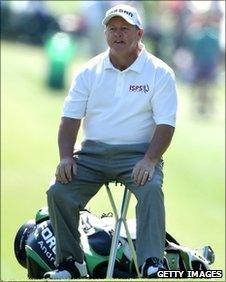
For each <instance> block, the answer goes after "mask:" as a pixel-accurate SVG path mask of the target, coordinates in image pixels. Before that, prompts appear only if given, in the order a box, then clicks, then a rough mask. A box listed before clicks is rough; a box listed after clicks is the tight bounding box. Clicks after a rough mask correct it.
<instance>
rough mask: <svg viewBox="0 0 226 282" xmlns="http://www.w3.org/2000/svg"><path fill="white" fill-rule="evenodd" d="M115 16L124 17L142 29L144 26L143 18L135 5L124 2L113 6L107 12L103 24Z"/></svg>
mask: <svg viewBox="0 0 226 282" xmlns="http://www.w3.org/2000/svg"><path fill="white" fill-rule="evenodd" d="M113 17H122V18H123V19H124V20H125V21H127V22H128V23H130V24H132V25H136V26H137V27H139V28H140V29H141V28H142V23H141V18H140V16H139V14H138V12H137V10H136V9H135V8H134V7H131V6H128V5H122V4H121V5H117V6H114V7H112V8H111V9H109V10H108V11H107V12H106V15H105V18H104V19H103V21H102V24H104V25H107V23H108V22H109V20H110V19H112V18H113Z"/></svg>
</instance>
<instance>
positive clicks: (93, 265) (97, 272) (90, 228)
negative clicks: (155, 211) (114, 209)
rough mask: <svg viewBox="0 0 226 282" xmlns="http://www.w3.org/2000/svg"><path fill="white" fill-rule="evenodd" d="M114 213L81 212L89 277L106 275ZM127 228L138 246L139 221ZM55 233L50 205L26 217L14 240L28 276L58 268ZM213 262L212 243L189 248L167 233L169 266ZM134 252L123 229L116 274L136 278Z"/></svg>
mask: <svg viewBox="0 0 226 282" xmlns="http://www.w3.org/2000/svg"><path fill="white" fill-rule="evenodd" d="M114 223H115V221H114V218H113V217H112V214H111V213H109V214H107V215H105V214H103V215H102V216H101V217H97V216H95V215H93V214H92V213H90V212H89V211H87V210H83V211H81V212H80V223H79V231H80V234H81V245H82V247H83V251H84V254H85V261H86V264H87V269H88V273H89V277H90V278H95V279H98V278H99V279H101V278H105V277H106V272H107V266H108V258H109V254H110V247H111V241H112V236H113V232H114ZM128 228H129V231H130V234H131V238H132V240H133V243H134V246H135V248H136V232H135V230H136V222H135V220H133V219H131V220H130V219H129V220H128ZM55 247H56V246H55V237H54V232H53V229H52V226H51V223H50V220H49V215H48V210H47V208H42V209H40V210H39V211H38V212H37V214H36V217H35V219H32V220H29V221H27V222H26V223H25V224H23V225H22V226H21V227H20V229H19V230H18V232H17V234H16V237H15V240H14V252H15V256H16V259H17V261H18V262H19V264H20V265H21V266H23V267H25V268H26V269H27V274H28V278H30V279H41V278H43V275H44V273H45V272H47V271H50V270H53V269H55V268H56V265H55V255H56V249H55ZM213 262H214V252H213V250H212V249H211V247H210V246H205V247H203V248H201V249H190V248H188V247H184V246H181V245H180V244H179V243H178V242H177V241H176V240H175V239H174V238H173V237H172V236H171V235H170V234H168V233H166V242H165V257H164V264H165V267H166V268H167V269H169V270H184V271H185V272H186V271H187V270H204V271H205V270H208V269H209V265H210V264H211V263H213ZM136 275H137V274H136V270H135V267H134V263H133V259H132V254H131V251H130V247H129V244H128V241H127V238H126V235H125V230H123V229H122V231H121V233H120V238H119V243H118V247H117V255H116V263H115V268H114V272H113V277H114V278H125V279H126V278H136V277H137V276H136Z"/></svg>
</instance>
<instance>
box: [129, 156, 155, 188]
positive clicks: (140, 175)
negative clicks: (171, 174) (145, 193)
mask: <svg viewBox="0 0 226 282" xmlns="http://www.w3.org/2000/svg"><path fill="white" fill-rule="evenodd" d="M154 171H155V162H152V161H151V160H150V159H149V158H148V157H146V156H145V157H144V158H143V159H142V160H141V161H139V162H138V163H137V164H136V165H135V167H134V168H133V172H132V179H133V180H134V182H135V183H136V184H137V185H138V186H143V185H144V184H145V183H146V182H147V181H150V180H151V179H152V176H153V174H154Z"/></svg>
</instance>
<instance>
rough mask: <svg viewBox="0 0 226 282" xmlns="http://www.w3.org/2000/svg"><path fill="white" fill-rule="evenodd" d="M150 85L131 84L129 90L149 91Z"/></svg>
mask: <svg viewBox="0 0 226 282" xmlns="http://www.w3.org/2000/svg"><path fill="white" fill-rule="evenodd" d="M149 89H150V88H149V85H148V84H145V85H130V86H129V91H130V92H136V93H137V92H138V93H142V92H143V93H147V92H149Z"/></svg>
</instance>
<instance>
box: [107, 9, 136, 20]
mask: <svg viewBox="0 0 226 282" xmlns="http://www.w3.org/2000/svg"><path fill="white" fill-rule="evenodd" d="M113 13H124V14H127V15H128V16H130V17H131V18H132V17H133V13H131V12H128V11H126V10H123V9H115V10H113V11H110V13H109V15H110V14H113Z"/></svg>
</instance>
